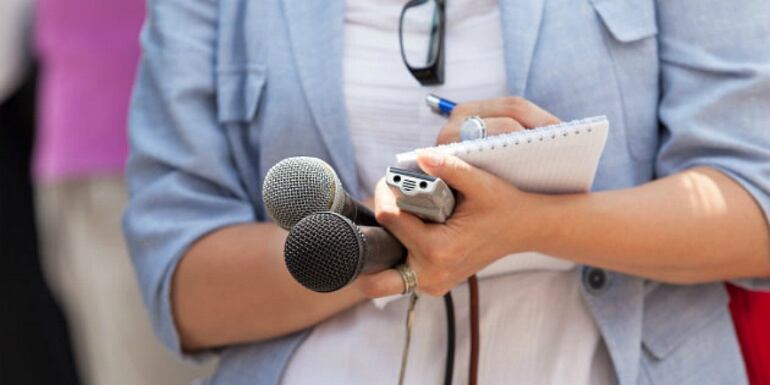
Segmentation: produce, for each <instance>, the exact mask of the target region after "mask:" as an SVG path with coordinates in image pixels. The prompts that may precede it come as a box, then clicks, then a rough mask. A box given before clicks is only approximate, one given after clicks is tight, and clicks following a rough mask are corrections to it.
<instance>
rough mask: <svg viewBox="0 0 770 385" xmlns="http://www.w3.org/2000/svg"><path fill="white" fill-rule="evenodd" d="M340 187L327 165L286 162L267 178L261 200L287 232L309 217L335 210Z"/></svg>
mask: <svg viewBox="0 0 770 385" xmlns="http://www.w3.org/2000/svg"><path fill="white" fill-rule="evenodd" d="M339 186H340V182H339V179H338V178H337V174H335V172H334V170H333V169H332V168H331V166H329V165H328V164H326V162H324V161H322V160H320V159H317V158H310V157H304V156H300V157H294V158H287V159H284V160H282V161H280V162H278V163H277V164H276V165H275V166H273V167H272V168H270V170H269V171H268V172H267V175H265V183H264V185H263V186H262V200H263V202H264V203H265V208H266V209H267V212H268V213H269V214H270V216H272V217H273V219H274V220H275V222H276V223H277V224H278V225H279V226H281V227H282V228H284V229H286V230H288V229H291V227H292V226H294V224H295V223H297V222H299V221H300V220H301V219H302V218H304V217H306V216H308V215H310V214H313V213H317V212H321V211H327V210H330V209H332V205H333V204H334V200H335V195H336V194H337V189H338V188H341V187H339Z"/></svg>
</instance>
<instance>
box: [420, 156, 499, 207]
mask: <svg viewBox="0 0 770 385" xmlns="http://www.w3.org/2000/svg"><path fill="white" fill-rule="evenodd" d="M417 163H418V164H419V165H420V168H421V169H422V170H423V171H425V172H426V173H428V174H430V175H433V176H435V177H438V178H441V179H443V180H444V182H446V183H447V184H448V185H450V186H452V187H454V188H455V189H457V190H459V191H460V192H461V193H463V194H464V195H468V196H470V195H473V192H474V191H476V189H479V188H481V189H483V188H485V187H484V186H485V185H486V184H487V178H489V174H487V173H486V172H484V171H482V170H480V169H478V168H476V167H473V166H471V165H469V164H468V163H466V162H464V161H463V160H462V159H460V158H458V157H456V156H452V155H445V154H442V153H440V152H438V151H432V150H423V151H419V152H418V153H417Z"/></svg>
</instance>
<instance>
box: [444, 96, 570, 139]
mask: <svg viewBox="0 0 770 385" xmlns="http://www.w3.org/2000/svg"><path fill="white" fill-rule="evenodd" d="M471 116H478V117H480V118H482V119H483V120H484V124H485V125H486V127H487V134H488V135H497V134H504V133H507V132H512V131H522V130H525V129H530V128H535V127H543V126H548V125H551V124H557V123H559V122H560V121H559V118H557V117H555V116H553V115H551V113H549V112H548V111H546V110H544V109H542V108H540V107H539V106H538V105H536V104H534V103H532V102H530V101H529V100H527V99H524V98H522V97H520V96H504V97H500V98H494V99H487V100H478V101H473V102H467V103H460V104H458V105H457V107H455V108H454V110H452V114H451V115H450V116H449V120H448V121H447V123H446V124H445V125H444V127H443V128H442V129H441V131H440V132H439V134H438V138H436V144H447V143H453V142H459V141H460V126H462V124H463V122H464V121H465V119H467V118H469V117H471Z"/></svg>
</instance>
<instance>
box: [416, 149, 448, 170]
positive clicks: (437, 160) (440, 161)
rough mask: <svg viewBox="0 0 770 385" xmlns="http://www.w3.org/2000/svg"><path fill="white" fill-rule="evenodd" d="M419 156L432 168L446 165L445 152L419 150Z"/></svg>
mask: <svg viewBox="0 0 770 385" xmlns="http://www.w3.org/2000/svg"><path fill="white" fill-rule="evenodd" d="M417 157H418V158H419V159H420V161H421V162H423V163H424V164H425V165H426V166H428V167H430V168H439V167H441V166H443V165H444V154H441V153H440V152H437V151H433V150H423V151H419V152H417Z"/></svg>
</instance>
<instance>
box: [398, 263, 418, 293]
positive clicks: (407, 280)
mask: <svg viewBox="0 0 770 385" xmlns="http://www.w3.org/2000/svg"><path fill="white" fill-rule="evenodd" d="M396 271H398V273H399V274H401V279H403V280H404V291H403V292H402V293H401V294H412V293H414V289H415V288H417V274H415V273H414V270H412V268H411V267H409V265H407V264H406V263H402V264H400V265H398V266H396Z"/></svg>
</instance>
